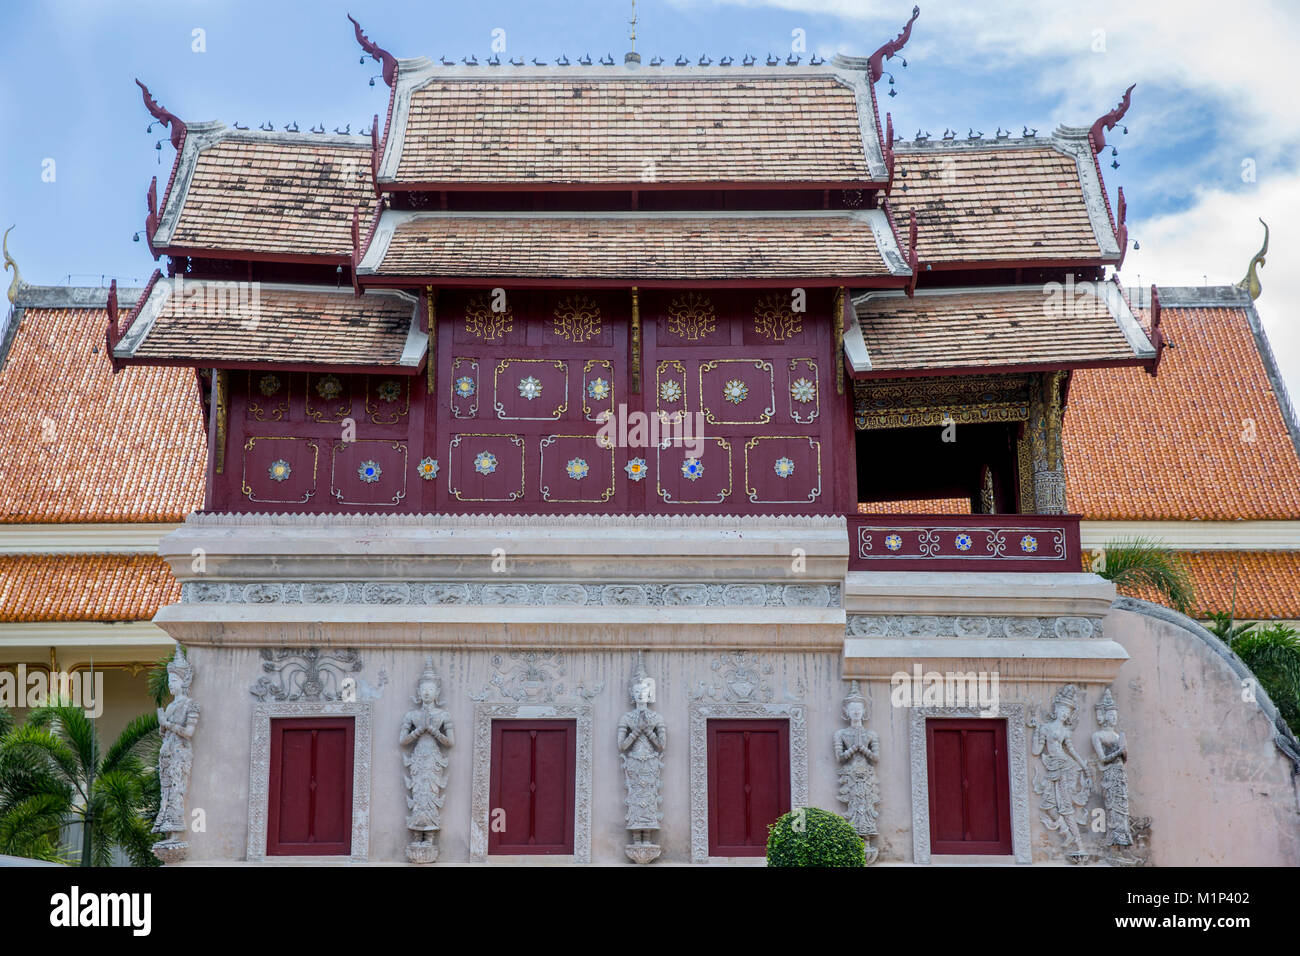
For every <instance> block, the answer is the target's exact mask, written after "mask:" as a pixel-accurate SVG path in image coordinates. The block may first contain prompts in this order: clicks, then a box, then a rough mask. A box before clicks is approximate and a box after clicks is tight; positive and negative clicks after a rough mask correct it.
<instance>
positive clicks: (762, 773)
mask: <svg viewBox="0 0 1300 956" xmlns="http://www.w3.org/2000/svg"><path fill="white" fill-rule="evenodd" d="M708 756H709V855H710V856H763V855H764V853H766V852H767V827H768V824H770V823H775V822H776V820H777V818H778V817H780V816H781V814H783V813H787V812H789V810H790V723H789V721H786V720H710V721H709V724H708Z"/></svg>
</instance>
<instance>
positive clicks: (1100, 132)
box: [1088, 83, 1137, 155]
mask: <svg viewBox="0 0 1300 956" xmlns="http://www.w3.org/2000/svg"><path fill="white" fill-rule="evenodd" d="M1134 86H1137V84H1136V83H1134V84H1133V85H1132V86H1130V87H1129V88H1128V89H1127V90H1125V91H1124V95H1123V97H1121V98H1120V101H1119V105H1118V106H1116V107H1115V108H1114V109H1113V110H1111V111H1110V112H1109V113H1103V114H1102V115H1101V116H1099V117H1098V118H1097V122H1095V123H1093V124H1092V128H1091V129H1089V130H1088V138H1089V139H1090V140H1092V152H1093V154H1094V155H1096V154H1098V153H1100V152H1101V151H1102V150H1103V149H1105V148H1106V130H1108V129H1114V128H1115V124H1116V123H1118V122H1119V121H1120V120H1122V119H1123V118H1124V114H1125V113H1127V112H1128V105H1129V102H1130V100H1131V99H1132V97H1133V87H1134ZM1124 132H1126V133H1127V132H1128V129H1127V128H1126V129H1125V130H1124Z"/></svg>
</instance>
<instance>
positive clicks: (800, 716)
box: [689, 651, 808, 863]
mask: <svg viewBox="0 0 1300 956" xmlns="http://www.w3.org/2000/svg"><path fill="white" fill-rule="evenodd" d="M710 666H711V669H712V671H713V673H714V675H715V679H714V680H712V681H710V682H708V683H706V682H704V681H700V682H699V683H698V685H697V687H696V690H695V691H693V692H692V693H691V695H690V696H691V703H690V728H689V733H690V741H689V744H690V793H691V862H692V863H707V862H708V861H709V753H708V722H709V720H711V719H714V718H727V719H738V718H740V719H743V718H753V719H767V720H770V719H773V718H776V719H781V718H784V719H786V720H788V721H789V725H790V804H791V806H792V807H804V806H807V805H808V724H807V714H806V708H805V705H804V703H803V701H802V700H800V699H799V698H800V696H801V695H802V694H803V686H802V684H800V685H799V686H797V687H796V688H795V692H794V693H791V692H789V691H788V690H787V691H786V692H785V693H784V694H783V695H782V699H780V700H776V699H775V698H776V692H775V690H774V688H773V686H772V683H771V680H770V677H771V675H772V674H773V671H774V668H773V665H772V663H771V662H770V661H767V660H764V659H760V658H758V657H757V656H755V655H753V654H749V653H747V652H745V651H733V652H731V653H729V654H725V655H723V656H721V657H719V658H716V659H715V660H714V661H713V662H712V664H711V665H710Z"/></svg>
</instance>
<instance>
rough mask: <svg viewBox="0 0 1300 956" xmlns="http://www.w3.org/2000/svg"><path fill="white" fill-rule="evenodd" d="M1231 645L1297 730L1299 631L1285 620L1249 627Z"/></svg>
mask: <svg viewBox="0 0 1300 956" xmlns="http://www.w3.org/2000/svg"><path fill="white" fill-rule="evenodd" d="M1231 647H1232V651H1233V653H1234V654H1236V655H1237V656H1238V657H1240V658H1241V660H1242V662H1243V663H1244V664H1245V665H1246V666H1247V667H1249V668H1250V670H1251V673H1253V674H1254V675H1255V677H1256V679H1257V680H1258V681H1259V682H1260V684H1261V685H1263V687H1264V690H1266V691H1267V692H1268V696H1269V697H1271V698H1272V699H1273V703H1274V704H1275V705H1276V706H1277V710H1278V713H1279V714H1280V715H1281V716H1282V719H1283V720H1285V721H1286V722H1287V726H1288V727H1290V728H1291V730H1292V732H1293V733H1296V734H1300V632H1297V631H1296V629H1295V628H1293V627H1288V626H1287V625H1285V624H1270V625H1268V626H1266V627H1252V628H1249V629H1244V630H1243V633H1241V634H1240V635H1239V636H1237V637H1236V638H1235V639H1234V640H1233V641H1232V642H1231Z"/></svg>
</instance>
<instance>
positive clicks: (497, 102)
mask: <svg viewBox="0 0 1300 956" xmlns="http://www.w3.org/2000/svg"><path fill="white" fill-rule="evenodd" d="M404 72H405V71H404ZM403 78H404V77H402V75H401V74H399V93H400V92H401V85H400V80H401V79H403ZM413 82H414V83H415V84H416V85H415V87H414V90H413V92H412V93H411V95H410V106H409V109H408V110H407V112H406V115H405V117H404V123H405V127H404V132H405V135H404V136H402V130H403V127H402V121H403V117H401V116H398V117H397V122H396V124H395V125H393V126H390V133H391V131H392V130H393V129H394V128H395V129H396V130H397V132H396V135H395V138H394V141H393V142H391V143H388V144H387V147H386V150H385V159H384V164H383V166H382V167H381V173H380V181H381V182H392V183H395V184H404V183H405V184H475V183H518V184H521V185H524V186H531V185H537V184H542V183H619V184H624V183H628V184H634V183H650V184H654V183H702V182H719V181H723V182H744V183H768V182H770V183H785V182H818V183H823V182H870V181H876V180H877V179H879V178H880V177H879V176H877V177H873V176H872V172H871V169H870V168H869V166H868V161H867V158H866V153H865V150H864V141H863V123H862V120H861V119H860V117H859V114H858V109H859V105H858V101H857V100H858V97H857V95H856V94H855V92H854V90H853V88H852V87H850V86H849V85H848V84H847V83H846V82H844V81H843V80H841V79H840V78H839V77H837V76H835V75H831V74H827V73H820V74H812V75H809V74H808V73H806V72H803V71H801V72H800V73H797V74H796V73H791V74H790V75H785V76H763V75H755V74H749V73H747V74H745V75H743V76H738V75H734V74H732V75H727V76H713V77H704V76H691V77H675V78H670V77H649V76H646V75H645V74H644V73H643V74H638V75H633V76H631V77H622V78H607V79H601V78H597V77H594V76H584V77H574V78H572V79H570V78H566V77H558V76H556V77H548V76H545V75H538V76H534V77H531V78H502V79H495V78H494V79H487V78H483V79H474V78H451V77H442V76H436V75H435V76H432V77H430V78H429V79H421V78H416V79H415V80H414V81H413ZM866 95H867V96H869V95H870V94H869V93H867V94H866ZM397 103H398V106H397V107H396V109H397V110H400V109H401V104H402V103H403V97H402V96H400V95H399V97H398V99H397ZM863 109H864V111H865V113H866V115H867V117H868V124H869V125H868V127H867V128H868V129H871V126H872V125H874V122H875V119H874V116H873V115H872V106H871V104H870V103H866V104H863ZM870 140H871V142H873V143H875V133H874V130H872V132H871V134H870ZM875 148H876V150H877V151H878V149H879V147H878V145H877V146H876V147H875ZM391 152H395V153H396V154H397V155H396V156H393V157H392V158H391V159H390V157H389V155H388V154H389V153H391ZM398 157H400V159H399V158H398ZM394 160H396V163H395V165H396V169H395V171H394V173H393V174H392V175H391V176H389V175H386V173H385V170H387V169H389V168H390V164H391V163H393V162H394Z"/></svg>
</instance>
